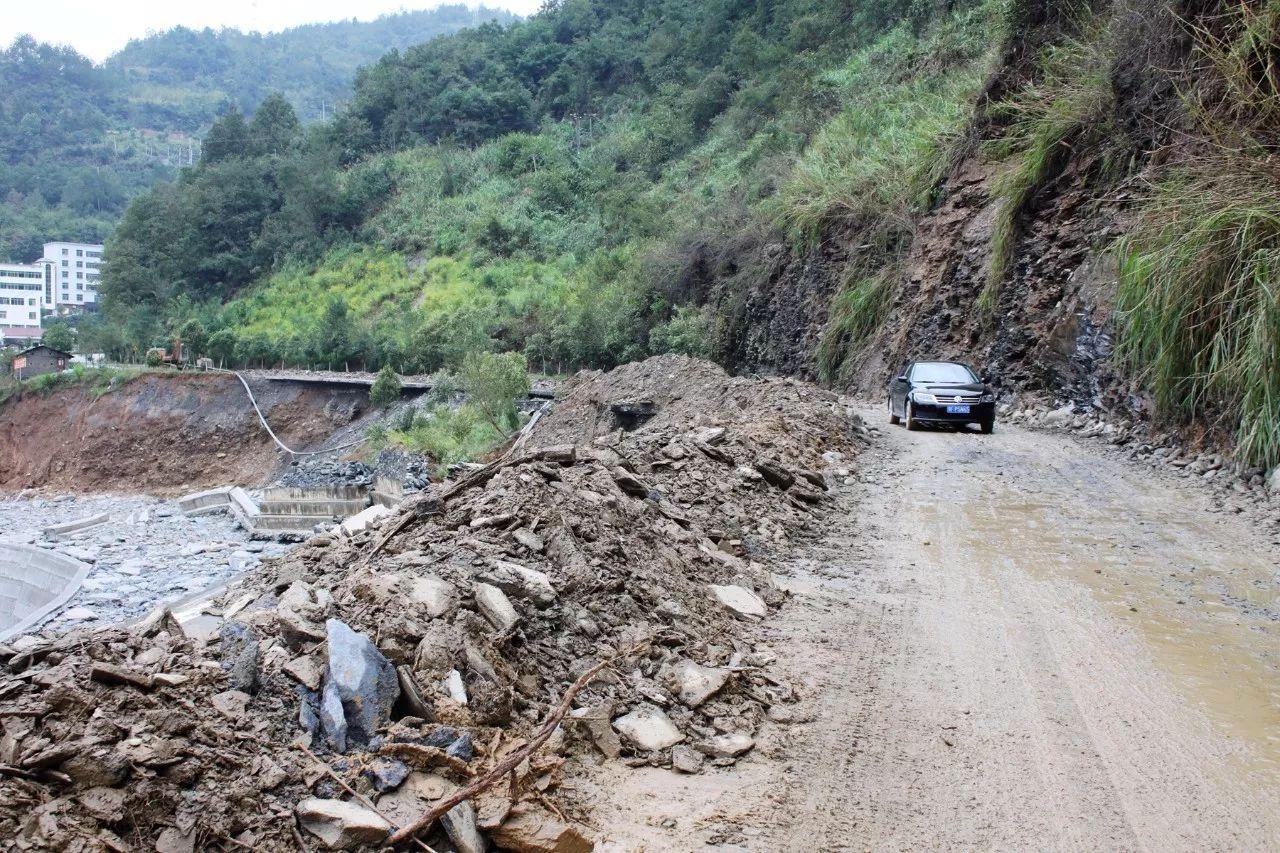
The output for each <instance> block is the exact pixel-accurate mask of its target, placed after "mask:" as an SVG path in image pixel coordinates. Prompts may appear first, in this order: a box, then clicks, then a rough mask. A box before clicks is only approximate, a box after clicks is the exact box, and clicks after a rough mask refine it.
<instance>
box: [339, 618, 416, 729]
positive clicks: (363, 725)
mask: <svg viewBox="0 0 1280 853" xmlns="http://www.w3.org/2000/svg"><path fill="white" fill-rule="evenodd" d="M325 631H326V635H327V636H328V640H329V667H328V669H327V670H326V672H325V677H324V697H323V700H322V704H321V709H322V710H321V722H322V723H323V724H324V727H325V733H326V734H327V735H329V736H330V738H329V739H330V743H331V744H332V745H333V747H334V749H337V750H339V751H342V750H343V749H345V748H346V742H348V741H350V742H352V743H355V744H356V745H359V746H363V745H364V744H366V743H368V742H369V739H370V738H371V737H373V735H374V733H375V732H376V731H377V730H378V727H379V726H381V725H382V724H384V723H385V722H386V721H387V720H388V719H390V717H391V706H392V705H394V704H395V701H396V699H397V698H399V696H400V682H399V679H398V678H397V677H396V670H395V667H393V666H392V665H391V661H389V660H387V659H386V657H385V656H383V654H382V652H380V651H378V648H377V647H376V646H375V645H374V644H373V641H372V640H370V639H369V638H368V637H366V636H365V635H363V634H359V633H357V632H355V631H353V630H351V628H350V627H348V626H347V624H346V623H345V622H342V621H340V620H338V619H330V620H328V621H327V622H326V623H325ZM339 707H340V708H341V717H342V720H341V725H340V724H339V721H338V719H337V717H338V713H337V712H338V708H339ZM344 725H345V730H343V726H344Z"/></svg>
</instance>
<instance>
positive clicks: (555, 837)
mask: <svg viewBox="0 0 1280 853" xmlns="http://www.w3.org/2000/svg"><path fill="white" fill-rule="evenodd" d="M490 834H491V835H492V836H493V841H494V843H495V844H497V845H498V846H499V847H500V848H502V849H503V850H512V851H515V853H590V851H592V850H594V849H595V844H594V843H593V842H592V841H590V840H588V839H587V838H586V837H584V836H583V835H582V833H580V832H578V830H576V829H574V828H573V827H572V826H569V825H568V824H566V823H564V822H562V821H560V820H558V819H557V818H555V817H553V816H552V815H551V814H550V813H549V812H547V811H546V810H544V809H542V808H539V807H536V806H532V805H529V804H527V803H521V804H519V805H516V806H513V807H512V809H511V811H510V813H509V814H508V815H507V819H506V820H505V821H503V822H502V824H501V825H500V826H498V828H497V829H495V830H493V832H492V833H490Z"/></svg>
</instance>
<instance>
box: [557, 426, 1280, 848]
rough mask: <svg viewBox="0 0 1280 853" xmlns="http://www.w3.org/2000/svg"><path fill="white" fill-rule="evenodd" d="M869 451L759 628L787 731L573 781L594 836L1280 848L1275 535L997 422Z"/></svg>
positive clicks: (1093, 454)
mask: <svg viewBox="0 0 1280 853" xmlns="http://www.w3.org/2000/svg"><path fill="white" fill-rule="evenodd" d="M864 415H865V416H866V417H867V418H868V419H869V420H870V421H871V422H872V423H875V422H877V421H880V420H882V418H883V415H882V413H881V412H880V411H878V410H869V411H867V412H865V413H864ZM859 467H860V471H861V482H860V483H858V484H857V485H855V486H853V487H851V488H847V489H845V490H844V491H842V492H841V493H840V494H839V495H838V497H837V500H838V501H839V504H840V510H838V511H837V512H836V513H835V514H834V515H833V516H832V520H831V525H830V527H829V529H827V530H826V531H825V533H824V534H823V535H822V536H821V537H820V538H819V539H818V540H817V541H815V542H813V543H811V544H809V545H808V546H807V547H805V548H803V549H802V550H801V552H800V554H799V556H797V558H795V559H794V560H792V561H790V562H789V563H788V564H787V565H786V566H785V567H784V572H785V574H786V575H787V577H788V579H789V583H790V584H791V585H792V586H793V588H794V589H795V591H796V596H795V597H794V598H793V599H792V601H791V602H790V603H789V604H788V606H787V607H786V608H785V609H784V610H783V612H782V614H781V615H780V616H779V617H778V618H776V619H774V620H773V621H771V622H770V623H768V624H767V625H765V626H764V627H762V629H761V636H760V638H759V640H760V642H759V644H758V646H757V648H758V649H759V648H761V647H764V648H768V649H771V650H772V651H773V652H775V653H776V654H777V655H778V657H779V665H778V667H777V668H776V671H778V672H786V673H789V675H790V678H791V679H793V680H794V682H795V683H796V685H797V686H798V688H799V690H800V691H801V693H802V695H803V696H804V700H803V701H802V702H801V704H800V706H799V709H798V710H795V711H793V712H792V714H793V716H791V717H790V720H791V721H792V722H789V723H787V722H770V723H767V724H766V726H765V727H764V728H763V729H762V730H761V731H760V732H758V733H757V743H758V746H757V749H756V751H755V753H753V754H752V756H750V757H749V758H747V759H744V760H743V761H741V762H740V763H739V764H738V765H737V766H736V767H735V768H733V769H732V770H729V771H712V770H708V771H705V772H704V773H703V774H701V775H696V776H684V775H680V774H677V773H674V772H672V771H669V770H665V769H662V768H645V769H643V770H640V771H632V770H628V769H626V768H623V767H619V766H618V765H616V764H603V765H601V766H599V767H594V768H589V769H583V770H581V771H580V772H579V773H578V774H577V775H576V776H573V777H571V779H570V782H569V790H570V791H572V793H573V796H574V797H576V798H578V799H579V800H581V801H582V802H584V803H591V804H592V807H593V814H594V818H593V821H594V823H595V825H596V826H597V827H598V828H599V829H600V832H601V834H602V835H603V837H604V839H605V840H604V843H602V845H601V846H600V847H599V848H598V849H604V850H626V851H640V850H696V849H705V847H706V845H707V844H709V843H710V844H718V845H720V846H721V847H722V849H743V850H801V849H804V850H844V849H851V850H852V849H859V850H860V849H877V850H888V849H922V848H928V849H1159V850H1205V849H1254V850H1260V849H1268V848H1270V849H1274V848H1275V847H1276V844H1277V842H1278V841H1280V738H1277V736H1276V732H1277V731H1280V609H1278V604H1280V603H1278V602H1277V591H1276V590H1277V587H1276V582H1277V578H1276V576H1275V566H1276V565H1277V564H1278V557H1280V554H1277V549H1276V548H1275V547H1274V546H1273V545H1271V544H1269V543H1268V541H1267V534H1266V531H1265V530H1261V529H1259V528H1257V527H1255V526H1253V525H1251V524H1250V523H1249V522H1248V521H1247V520H1246V519H1245V517H1243V516H1235V515H1212V514H1209V513H1208V512H1207V510H1208V509H1209V505H1208V496H1207V494H1206V493H1205V492H1204V491H1203V490H1198V489H1195V488H1189V487H1188V486H1187V485H1185V483H1183V482H1178V481H1175V480H1174V479H1173V478H1171V477H1162V476H1158V475H1153V474H1152V473H1151V472H1149V471H1146V470H1141V469H1139V468H1137V467H1136V466H1132V465H1130V464H1128V463H1125V462H1124V461H1122V460H1120V459H1117V458H1114V457H1105V456H1102V455H1100V454H1099V453H1098V451H1097V449H1096V448H1090V447H1088V446H1087V445H1085V444H1083V443H1079V442H1077V441H1074V440H1072V439H1064V438H1062V437H1060V436H1055V435H1046V434H1040V433H1033V432H1028V431H1024V430H1021V429H1018V428H1013V427H1001V428H998V431H997V433H996V434H995V435H992V436H979V435H958V434H954V433H944V432H920V433H907V432H906V431H905V430H901V429H898V428H887V427H886V428H885V431H884V432H883V434H882V440H881V442H880V445H879V447H878V448H877V449H875V450H874V451H869V452H867V453H864V454H863V455H862V456H861V457H860V459H859ZM774 716H776V717H777V719H778V720H783V719H787V715H786V714H783V715H774Z"/></svg>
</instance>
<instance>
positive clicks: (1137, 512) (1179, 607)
mask: <svg viewBox="0 0 1280 853" xmlns="http://www.w3.org/2000/svg"><path fill="white" fill-rule="evenodd" d="M984 480H985V481H984ZM970 482H971V486H970V488H971V489H972V491H971V492H969V490H968V489H966V491H967V492H969V493H968V494H965V495H964V499H963V500H957V501H955V502H948V503H946V504H943V505H939V504H934V505H932V506H929V507H922V508H921V509H922V510H924V512H925V513H926V514H927V515H929V514H931V515H937V516H939V517H938V518H936V521H937V522H938V523H939V524H940V525H942V526H944V527H946V528H949V530H950V531H951V532H952V534H954V535H955V536H956V537H957V538H958V539H959V540H960V541H959V542H955V543H952V544H953V546H955V545H959V546H960V547H961V548H962V551H961V556H962V557H963V558H964V559H972V560H976V561H978V562H980V563H985V564H987V565H989V566H990V567H991V569H992V571H999V570H1004V571H1005V572H1011V573H1013V574H1014V575H1015V576H1016V575H1019V574H1020V575H1023V576H1025V577H1026V578H1028V579H1031V580H1034V581H1039V582H1048V583H1064V582H1065V583H1068V584H1071V585H1073V586H1074V587H1076V588H1078V589H1081V590H1084V591H1086V592H1087V595H1088V596H1089V598H1090V599H1091V600H1092V601H1093V602H1095V603H1096V604H1097V605H1098V606H1099V607H1101V608H1103V609H1104V610H1105V612H1106V613H1107V615H1109V616H1111V617H1112V618H1114V620H1115V622H1116V624H1117V625H1121V626H1126V627H1128V628H1130V629H1131V634H1132V636H1133V637H1134V638H1135V639H1137V640H1138V641H1139V642H1140V644H1141V646H1142V647H1143V649H1145V651H1146V652H1147V653H1149V655H1150V658H1151V660H1152V662H1153V663H1154V664H1155V665H1156V666H1157V667H1159V668H1160V669H1161V670H1163V671H1164V672H1165V673H1166V674H1167V675H1168V677H1169V679H1170V681H1171V682H1172V683H1173V684H1174V685H1175V686H1176V688H1177V689H1178V690H1179V691H1180V692H1181V693H1182V694H1183V695H1184V696H1185V697H1186V699H1187V700H1188V701H1189V702H1190V703H1191V704H1193V705H1194V706H1195V707H1197V708H1198V709H1200V710H1201V712H1202V713H1204V714H1205V715H1206V716H1207V717H1208V718H1209V719H1210V720H1211V721H1212V722H1213V724H1215V725H1216V726H1218V727H1219V728H1220V729H1221V730H1222V731H1223V733H1225V734H1226V735H1228V736H1229V738H1230V739H1231V742H1232V744H1233V745H1234V746H1236V747H1238V749H1237V750H1236V751H1235V758H1236V760H1238V761H1239V762H1241V763H1242V765H1244V766H1247V767H1248V768H1249V769H1251V770H1256V771H1259V772H1261V773H1262V774H1263V775H1264V776H1268V777H1271V778H1275V779H1280V591H1278V587H1277V583H1276V580H1275V571H1276V569H1275V565H1274V564H1273V562H1272V558H1273V556H1274V555H1273V554H1271V553H1270V552H1269V551H1268V550H1267V549H1266V546H1265V544H1263V542H1264V540H1263V539H1262V537H1250V536H1248V535H1247V534H1248V531H1247V529H1245V526H1244V524H1243V523H1242V522H1238V521H1236V520H1230V521H1228V522H1222V521H1220V520H1219V519H1220V517H1217V516H1212V515H1207V514H1205V513H1204V512H1203V511H1202V510H1199V509H1194V508H1191V507H1188V506H1185V505H1181V504H1179V503H1178V502H1176V501H1174V500H1172V498H1173V496H1174V493H1173V492H1171V491H1169V490H1167V489H1165V488H1163V487H1162V486H1161V484H1159V483H1144V482H1141V481H1139V480H1138V479H1137V478H1136V477H1135V478H1134V479H1133V480H1128V479H1124V480H1120V481H1115V480H1112V481H1108V482H1105V483H1104V482H1099V481H1096V480H1094V479H1093V478H1091V477H1090V476H1088V475H1087V474H1086V475H1082V476H1072V474H1071V473H1069V472H1064V471H1062V470H1051V471H1045V472H1044V475H1043V477H1042V478H1041V483H1042V484H1043V488H1042V489H1038V490H1036V491H1034V492H1027V491H1022V492H1019V490H1018V489H1016V488H1009V487H1007V486H1005V484H1004V481H1003V480H1002V478H1000V477H999V476H993V477H990V478H979V479H978V480H974V481H970ZM1118 486H1119V487H1121V488H1117V487H1118ZM956 514H958V515H956ZM948 515H949V516H952V517H950V518H945V519H944V518H942V517H941V516H948ZM1002 582H1006V583H1007V582H1008V577H1007V575H1006V577H1005V578H1003V580H1002ZM1063 600H1064V601H1069V600H1070V599H1069V598H1068V599H1063Z"/></svg>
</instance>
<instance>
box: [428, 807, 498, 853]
mask: <svg viewBox="0 0 1280 853" xmlns="http://www.w3.org/2000/svg"><path fill="white" fill-rule="evenodd" d="M440 824H441V826H443V827H444V831H445V833H447V834H448V836H449V840H450V841H452V842H453V846H454V847H457V848H458V853H484V851H485V849H486V848H487V847H488V845H487V844H486V843H485V840H484V836H483V835H481V834H480V830H479V829H477V828H476V810H475V808H474V807H473V806H472V805H471V803H470V802H461V803H458V804H457V805H456V806H454V807H453V808H451V809H449V811H447V812H445V813H444V815H442V816H441V818H440Z"/></svg>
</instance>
